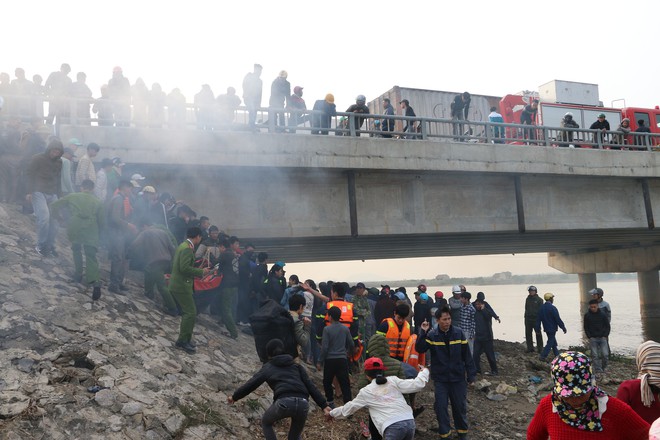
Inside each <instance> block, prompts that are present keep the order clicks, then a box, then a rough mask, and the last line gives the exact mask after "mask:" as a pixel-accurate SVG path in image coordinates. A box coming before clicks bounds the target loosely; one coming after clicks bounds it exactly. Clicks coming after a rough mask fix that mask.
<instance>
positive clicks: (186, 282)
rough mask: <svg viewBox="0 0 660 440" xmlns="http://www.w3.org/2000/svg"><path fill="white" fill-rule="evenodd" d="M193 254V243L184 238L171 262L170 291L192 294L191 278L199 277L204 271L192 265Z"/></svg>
mask: <svg viewBox="0 0 660 440" xmlns="http://www.w3.org/2000/svg"><path fill="white" fill-rule="evenodd" d="M194 263H195V255H194V254H193V245H192V243H191V242H189V241H188V240H185V241H184V242H183V243H181V244H180V245H179V247H178V248H177V249H176V253H175V254H174V261H173V262H172V276H171V277H170V291H171V292H173V293H174V292H177V293H188V294H189V295H192V294H193V279H194V277H201V276H202V275H203V274H204V271H203V270H202V269H201V268H199V267H195V266H194Z"/></svg>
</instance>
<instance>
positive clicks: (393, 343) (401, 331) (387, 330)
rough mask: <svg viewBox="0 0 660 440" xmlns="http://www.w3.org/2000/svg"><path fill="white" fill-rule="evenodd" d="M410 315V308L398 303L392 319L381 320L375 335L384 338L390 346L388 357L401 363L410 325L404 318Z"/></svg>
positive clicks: (409, 332)
mask: <svg viewBox="0 0 660 440" xmlns="http://www.w3.org/2000/svg"><path fill="white" fill-rule="evenodd" d="M408 315H410V306H409V305H408V304H403V303H399V304H397V306H396V308H395V309H394V318H386V319H383V322H381V323H380V325H379V326H378V330H376V333H380V334H381V335H383V336H385V338H386V339H387V343H388V344H389V346H390V356H391V357H393V358H394V359H398V360H400V361H402V362H403V355H404V353H405V351H406V343H407V342H408V338H410V334H411V331H410V323H409V322H408V321H407V320H406V318H407V317H408Z"/></svg>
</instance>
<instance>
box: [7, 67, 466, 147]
mask: <svg viewBox="0 0 660 440" xmlns="http://www.w3.org/2000/svg"><path fill="white" fill-rule="evenodd" d="M262 70H263V68H262V66H261V65H260V64H255V65H254V67H253V71H252V72H249V73H247V74H246V75H245V78H244V80H243V84H242V92H243V93H242V100H241V97H239V95H238V94H237V91H236V89H235V88H234V87H228V88H227V90H226V93H223V94H219V95H215V94H214V92H213V90H212V88H211V86H210V85H209V84H203V85H202V86H201V89H200V91H199V92H198V93H196V94H195V96H194V97H193V100H192V102H189V101H188V100H187V99H186V97H185V96H184V95H183V94H182V92H181V90H180V89H179V88H174V89H172V90H171V91H170V92H169V93H166V92H165V91H163V89H162V87H161V85H160V84H159V83H153V84H152V85H151V88H149V87H148V86H147V85H146V84H145V82H144V80H143V79H142V78H137V79H136V80H135V81H134V82H133V84H131V82H130V81H129V79H128V78H127V77H126V76H124V72H123V69H122V68H121V67H119V66H116V67H115V68H114V69H113V70H112V76H111V77H110V79H109V80H108V82H107V83H106V84H103V85H102V86H101V87H100V96H99V95H97V96H96V97H95V96H94V93H93V92H92V90H91V89H90V87H89V86H88V85H87V82H86V81H87V75H86V74H85V73H84V72H78V73H77V74H76V80H75V81H74V80H73V79H72V78H71V76H70V75H71V72H72V70H71V66H70V65H69V64H67V63H63V64H62V65H61V66H60V69H59V70H56V71H54V72H52V73H50V74H49V75H48V77H47V79H46V81H45V82H44V81H43V77H42V76H41V75H39V74H35V75H33V76H32V80H30V79H28V78H27V76H26V72H25V70H24V69H23V68H20V67H19V68H16V69H15V71H14V78H13V79H12V78H11V76H10V75H9V74H8V73H6V72H2V73H0V109H2V114H3V116H4V117H5V118H8V119H9V120H14V119H17V120H18V121H22V122H25V123H27V122H31V123H37V120H40V121H41V122H45V123H46V124H53V123H62V124H69V123H71V124H77V125H90V124H92V122H94V121H95V122H96V124H98V125H99V126H117V127H130V126H134V127H152V128H162V127H169V128H183V127H185V126H186V125H188V124H193V123H194V124H195V125H196V126H197V128H199V129H201V130H227V129H230V128H245V129H247V130H252V131H256V130H258V125H262V126H263V125H265V126H268V127H269V129H271V130H273V131H275V132H289V133H295V132H296V128H297V127H298V126H299V125H301V124H305V123H307V122H309V124H310V127H311V132H312V134H328V130H329V129H330V128H331V125H332V118H333V117H335V116H336V115H337V109H336V105H335V98H334V95H333V94H332V93H328V94H326V95H325V96H324V97H323V98H322V99H318V100H316V101H315V102H314V104H313V105H312V108H311V109H310V110H312V111H309V110H308V108H307V104H306V102H305V99H304V98H303V87H302V86H294V87H293V88H292V87H291V83H290V82H289V81H288V73H287V72H286V71H285V70H282V71H280V72H279V74H278V76H277V77H276V78H275V79H274V80H273V82H272V84H271V90H270V97H269V99H268V108H267V111H266V112H263V113H262V115H264V116H263V117H262V118H261V119H259V120H258V119H257V118H258V117H259V114H260V112H262V103H263V98H262V95H263V80H262V79H261V74H262ZM46 102H47V103H48V106H47V109H48V110H47V112H44V103H46ZM366 102H367V101H366V97H365V96H364V95H358V96H357V97H356V99H355V104H352V105H350V106H349V107H348V108H347V109H346V113H356V114H368V113H371V112H370V110H369V108H368V107H367V105H366ZM241 105H243V107H241ZM398 106H399V107H400V112H399V115H400V116H405V117H408V118H414V117H416V116H417V115H416V114H415V111H414V110H413V108H412V107H411V105H410V102H409V100H407V99H402V100H401V101H400V102H399V103H398ZM383 107H384V112H383V115H384V118H383V119H382V120H381V119H375V120H373V121H372V122H373V124H372V126H371V127H370V131H371V135H372V136H381V137H384V138H392V137H405V138H408V139H417V138H419V133H420V132H421V124H420V123H419V121H417V120H414V119H408V120H405V121H404V123H403V125H402V128H401V130H402V131H403V133H405V134H404V135H403V136H401V135H399V134H396V135H393V134H392V132H394V131H395V119H394V118H393V117H394V116H395V115H396V111H395V109H394V106H393V105H392V103H391V102H390V99H389V98H385V99H384V101H383ZM469 107H470V94H469V93H468V92H465V93H462V94H459V95H457V97H456V99H455V100H454V101H453V102H452V105H451V114H452V118H453V119H455V120H456V121H457V123H456V124H455V126H454V131H455V132H456V133H458V132H460V133H463V129H464V122H463V121H465V120H467V115H468V111H469ZM239 108H242V109H245V111H246V113H247V122H246V123H245V124H243V122H244V121H236V116H237V111H238V110H239ZM365 120H366V119H365V118H363V117H356V118H355V124H356V126H355V127H354V131H353V133H356V134H358V135H359V134H360V129H361V128H362V127H363V126H364V122H365ZM16 123H17V122H16V121H14V122H13V124H16ZM336 128H337V129H338V131H337V132H336V134H339V135H348V134H350V133H351V130H350V121H349V119H348V118H346V117H342V118H339V119H338V120H337V125H336ZM355 130H357V132H356V131H355Z"/></svg>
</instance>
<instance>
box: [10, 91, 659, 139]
mask: <svg viewBox="0 0 660 440" xmlns="http://www.w3.org/2000/svg"><path fill="white" fill-rule="evenodd" d="M4 98H5V107H4V109H3V111H2V113H0V119H2V120H7V119H9V118H12V117H14V118H16V117H18V118H20V119H21V120H23V121H25V122H28V121H29V120H30V119H34V118H37V119H43V120H44V121H45V122H46V123H54V124H55V125H54V133H55V134H58V126H59V125H61V124H66V125H74V126H75V125H81V126H90V125H92V126H106V127H109V126H116V127H140V128H144V127H146V128H154V129H195V128H196V129H199V130H209V131H226V130H232V131H242V130H253V131H254V130H257V131H268V132H272V133H281V132H288V133H299V134H334V135H337V136H369V137H380V138H392V139H412V140H416V139H418V140H428V141H437V142H471V143H491V144H514V145H544V146H555V147H575V148H597V149H623V150H648V151H651V150H656V149H660V134H655V133H629V134H624V133H621V132H619V131H616V130H610V131H600V130H590V129H584V128H575V129H573V128H570V129H569V128H560V127H549V126H537V125H522V124H506V123H493V122H485V121H483V122H482V121H458V120H453V119H446V118H428V117H423V116H416V117H406V116H399V115H377V114H363V113H346V112H337V113H336V115H333V116H331V117H330V118H329V119H328V117H327V116H326V115H325V114H324V113H323V112H320V111H314V110H297V109H287V108H271V107H260V108H258V109H256V110H255V111H256V113H257V114H256V118H255V120H256V123H255V125H254V126H253V127H249V125H248V122H249V112H248V110H247V108H246V107H244V106H239V107H237V108H235V109H223V108H221V107H218V106H206V107H203V106H195V105H193V104H186V105H185V106H183V105H181V106H178V107H176V108H175V107H167V106H160V107H159V108H157V110H158V111H157V112H153V111H150V108H149V107H148V106H146V107H145V106H138V105H133V104H131V103H130V102H128V101H113V100H110V99H91V98H89V99H74V98H54V99H49V98H47V97H43V96H37V95H30V96H6V95H5V96H4ZM324 119H325V121H326V123H325V124H320V123H319V121H320V120H324ZM360 121H361V122H362V123H361V124H360ZM320 125H323V126H320ZM319 132H320V133H319Z"/></svg>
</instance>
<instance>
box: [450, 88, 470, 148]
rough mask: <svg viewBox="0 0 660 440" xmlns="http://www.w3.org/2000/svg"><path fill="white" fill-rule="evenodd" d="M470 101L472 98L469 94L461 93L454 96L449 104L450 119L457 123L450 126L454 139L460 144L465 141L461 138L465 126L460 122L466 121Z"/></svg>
mask: <svg viewBox="0 0 660 440" xmlns="http://www.w3.org/2000/svg"><path fill="white" fill-rule="evenodd" d="M471 101H472V97H471V96H470V93H469V92H463V93H461V94H460V95H456V96H455V97H454V100H453V101H452V103H451V118H452V119H453V120H454V121H457V122H454V123H453V124H452V125H453V129H454V136H455V138H454V139H455V140H457V141H460V142H463V141H464V140H465V138H463V137H462V135H463V130H464V129H465V124H464V123H463V122H460V121H467V119H468V114H469V112H470V102H471Z"/></svg>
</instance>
